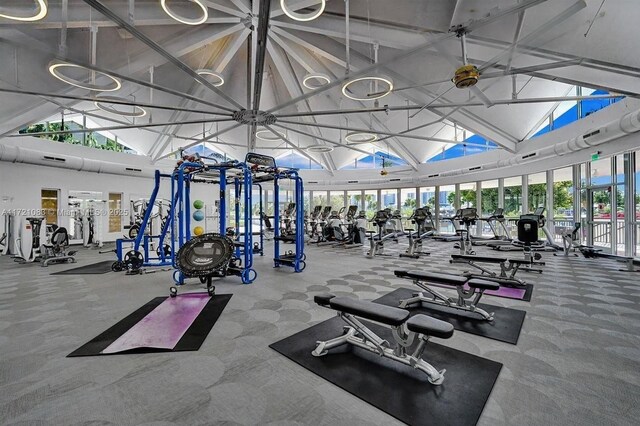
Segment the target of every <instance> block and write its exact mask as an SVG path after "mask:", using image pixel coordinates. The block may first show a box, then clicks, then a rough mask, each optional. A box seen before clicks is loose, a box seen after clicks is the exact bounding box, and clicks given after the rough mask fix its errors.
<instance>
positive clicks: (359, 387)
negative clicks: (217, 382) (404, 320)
mask: <svg viewBox="0 0 640 426" xmlns="http://www.w3.org/2000/svg"><path fill="white" fill-rule="evenodd" d="M344 325H345V323H344V322H343V321H342V320H341V319H340V318H332V319H330V320H328V321H324V322H322V323H320V324H317V325H314V326H313V327H310V328H308V329H306V330H303V331H301V332H299V333H296V334H294V335H293V336H291V337H287V338H286V339H283V340H280V341H279V342H276V343H274V344H272V345H270V347H271V348H272V349H274V350H276V351H277V352H279V353H281V354H282V355H284V356H286V357H287V358H289V359H290V360H292V361H294V362H296V363H297V364H299V365H301V366H302V367H304V368H306V369H307V370H309V371H311V372H312V373H314V374H317V375H318V376H320V377H322V378H323V379H325V380H327V381H329V382H331V383H333V384H334V385H336V386H339V387H340V388H342V389H344V390H346V391H347V392H349V393H351V394H352V395H354V396H356V397H358V398H360V399H362V400H363V401H366V402H367V403H369V404H371V405H373V406H374V407H376V408H378V409H380V410H382V411H384V412H385V413H388V414H389V415H391V416H393V417H395V418H397V419H398V420H401V421H403V422H405V423H407V424H410V425H456V426H463V425H475V424H476V423H477V421H478V419H479V417H480V414H482V410H483V409H484V406H485V404H486V402H487V399H488V398H489V395H490V394H491V390H492V389H493V385H494V384H495V382H496V379H497V378H498V375H499V373H500V369H501V368H502V364H500V363H498V362H495V361H491V360H488V359H485V358H481V357H478V356H475V355H471V354H468V353H465V352H461V351H458V350H456V349H451V348H448V347H446V346H442V345H439V344H436V343H433V342H429V344H428V345H427V349H426V350H425V352H424V354H423V359H425V360H426V361H427V362H429V363H430V364H432V365H433V366H434V367H435V368H436V369H438V370H441V369H446V370H447V371H446V373H445V379H444V382H443V383H442V384H441V385H440V386H434V385H432V384H430V383H429V382H428V381H427V379H426V375H425V374H424V373H423V372H421V371H419V370H415V369H413V368H411V367H408V366H405V365H403V364H400V363H398V362H396V361H392V360H390V359H387V358H381V357H379V356H377V355H375V354H373V353H370V352H367V351H365V350H363V349H360V348H352V347H350V346H347V345H345V346H342V347H338V348H334V349H331V350H330V351H329V353H328V354H327V355H325V356H322V357H314V356H313V355H311V351H313V350H314V349H315V347H316V341H318V340H328V339H331V338H333V337H336V336H339V335H341V334H342V328H343V326H344ZM367 326H370V328H371V329H372V330H374V331H375V332H376V333H377V334H378V335H379V336H381V337H382V338H385V339H388V340H389V341H392V336H391V331H390V330H388V329H386V328H384V327H381V326H378V325H375V324H367Z"/></svg>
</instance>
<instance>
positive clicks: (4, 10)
mask: <svg viewBox="0 0 640 426" xmlns="http://www.w3.org/2000/svg"><path fill="white" fill-rule="evenodd" d="M34 3H35V9H36V12H35V13H34V14H33V15H32V16H19V15H14V14H13V13H15V12H13V11H12V13H9V10H8V9H9V8H8V7H2V6H0V18H6V19H11V20H13V21H21V22H33V21H39V20H41V19H42V18H44V17H45V16H47V11H48V5H47V0H34Z"/></svg>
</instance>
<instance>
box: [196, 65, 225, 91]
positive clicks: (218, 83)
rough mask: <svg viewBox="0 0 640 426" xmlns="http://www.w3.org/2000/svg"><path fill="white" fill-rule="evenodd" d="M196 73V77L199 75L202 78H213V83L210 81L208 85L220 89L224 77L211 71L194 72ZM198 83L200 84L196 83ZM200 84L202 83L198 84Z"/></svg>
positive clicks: (200, 70)
mask: <svg viewBox="0 0 640 426" xmlns="http://www.w3.org/2000/svg"><path fill="white" fill-rule="evenodd" d="M196 73H197V74H198V75H201V76H202V77H205V78H206V77H213V79H212V80H213V81H210V83H211V84H212V85H213V86H215V87H220V86H222V85H223V84H224V77H222V75H221V74H219V73H217V72H215V71H211V70H206V69H199V70H196ZM198 83H200V82H198ZM200 84H202V83H200Z"/></svg>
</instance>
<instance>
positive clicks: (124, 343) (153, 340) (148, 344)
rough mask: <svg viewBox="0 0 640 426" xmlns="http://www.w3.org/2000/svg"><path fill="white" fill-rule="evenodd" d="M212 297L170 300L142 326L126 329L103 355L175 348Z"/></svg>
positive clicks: (153, 312) (150, 314)
mask: <svg viewBox="0 0 640 426" xmlns="http://www.w3.org/2000/svg"><path fill="white" fill-rule="evenodd" d="M209 299H211V297H210V296H209V295H208V294H207V293H191V294H183V295H180V296H177V297H167V300H165V301H164V302H162V303H161V304H160V305H158V306H157V307H156V308H155V309H154V310H153V311H151V312H150V313H149V314H148V315H147V316H146V317H144V318H143V319H142V320H141V321H140V322H139V323H137V324H136V325H134V326H133V327H131V328H130V329H129V330H127V331H126V332H125V333H124V334H123V335H122V336H120V337H118V338H117V339H116V340H115V341H114V342H113V343H111V344H110V345H109V346H107V347H106V348H105V349H104V350H103V351H102V353H103V354H113V353H118V352H123V351H128V350H131V349H136V348H159V349H173V348H174V347H175V346H176V345H177V344H178V342H179V341H180V339H181V338H182V336H183V335H184V333H185V332H186V331H187V330H188V329H189V327H191V324H192V323H193V321H195V319H196V318H197V317H198V315H200V312H202V310H203V309H204V307H205V306H206V305H207V303H208V302H209Z"/></svg>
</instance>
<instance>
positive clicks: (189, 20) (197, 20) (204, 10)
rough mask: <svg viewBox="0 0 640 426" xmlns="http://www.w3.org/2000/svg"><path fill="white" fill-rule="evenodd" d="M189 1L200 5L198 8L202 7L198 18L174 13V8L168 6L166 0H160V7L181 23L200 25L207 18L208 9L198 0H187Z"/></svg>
mask: <svg viewBox="0 0 640 426" xmlns="http://www.w3.org/2000/svg"><path fill="white" fill-rule="evenodd" d="M189 1H190V2H191V3H195V4H196V5H197V6H199V7H200V9H202V16H200V17H199V18H187V17H186V16H182V15H180V14H178V13H176V11H175V10H174V9H171V7H169V5H168V4H167V0H160V5H161V6H162V8H163V9H164V11H165V13H166V14H167V15H169V16H170V17H171V18H172V19H174V20H176V21H178V22H180V23H182V24H187V25H200V24H203V23H205V22H206V20H207V19H209V10H208V9H207V7H206V6H205V5H204V4H202V3H201V2H200V0H189Z"/></svg>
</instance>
